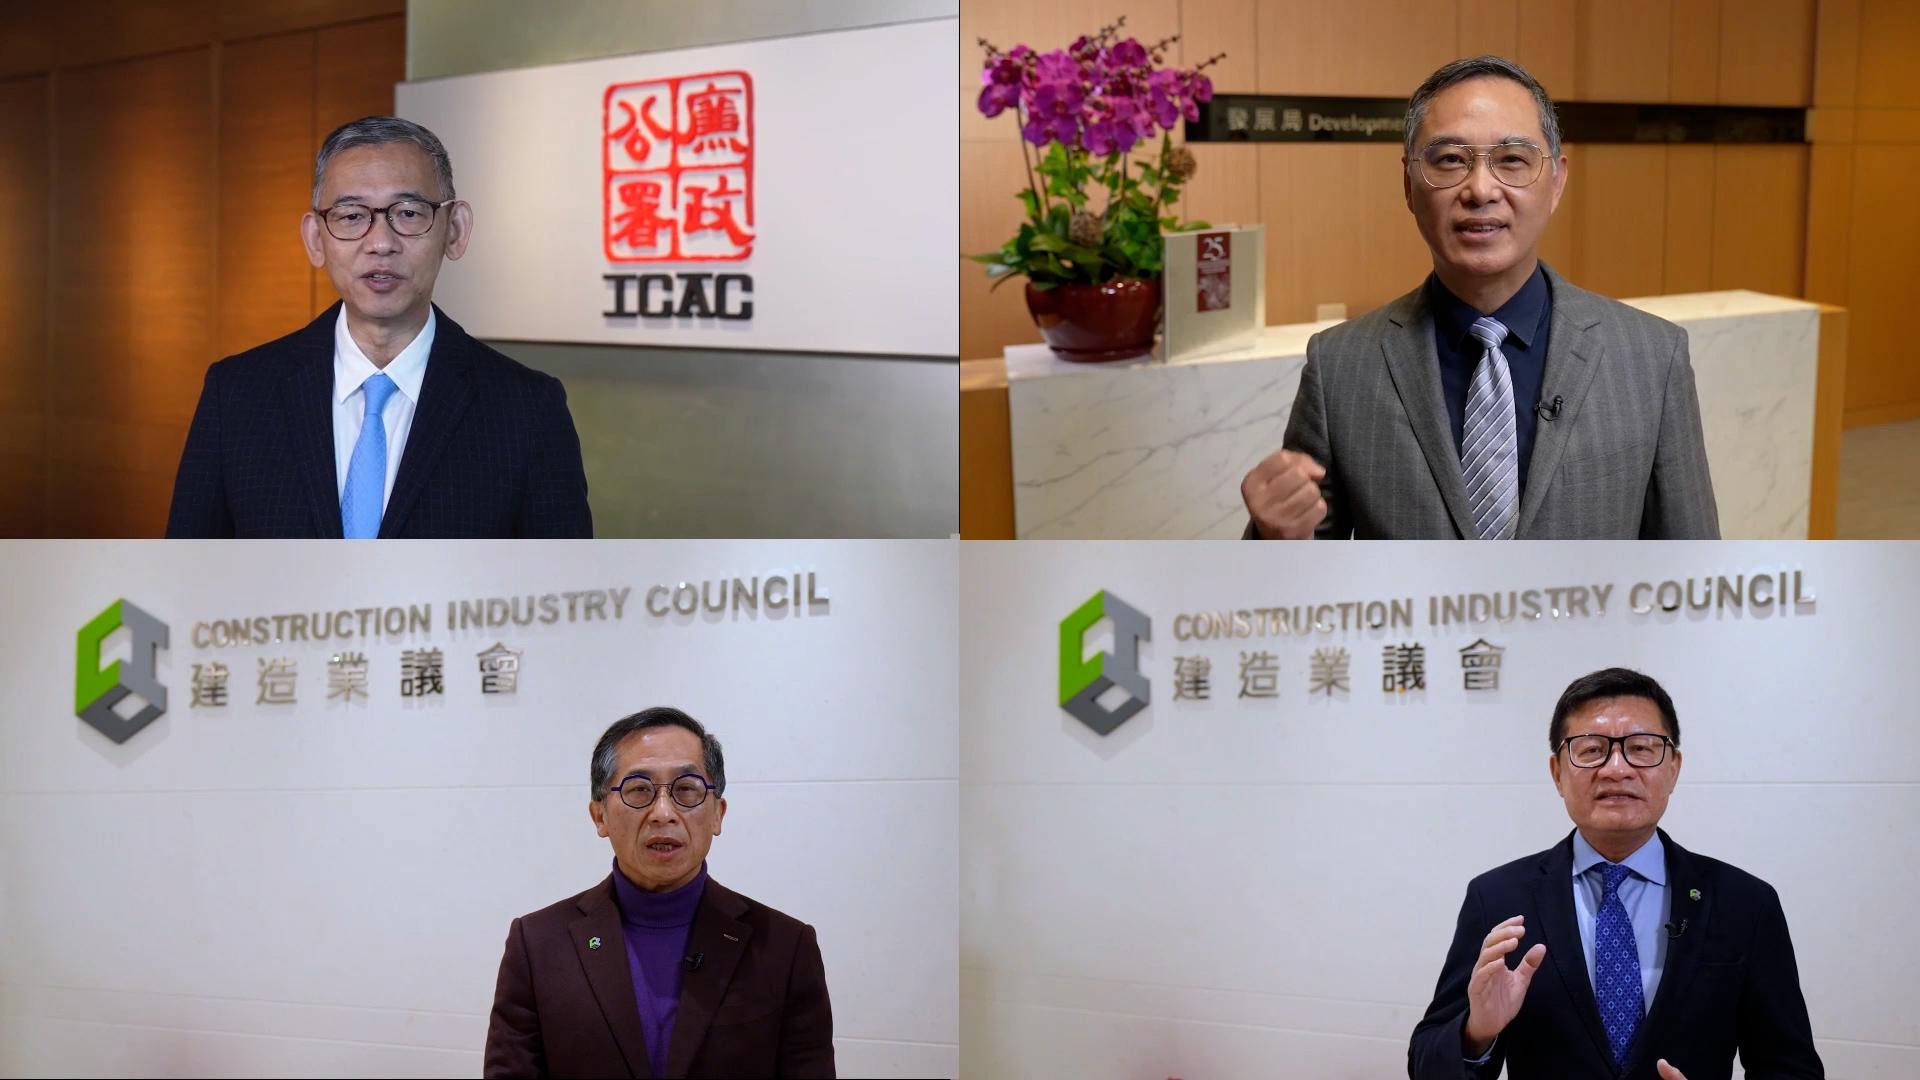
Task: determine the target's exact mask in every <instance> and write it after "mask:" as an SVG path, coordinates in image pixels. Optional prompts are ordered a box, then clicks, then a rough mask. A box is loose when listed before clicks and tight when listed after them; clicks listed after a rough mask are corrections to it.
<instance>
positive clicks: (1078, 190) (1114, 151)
mask: <svg viewBox="0 0 1920 1080" xmlns="http://www.w3.org/2000/svg"><path fill="white" fill-rule="evenodd" d="M1126 21H1127V20H1126V19H1125V18H1124V17H1122V18H1120V19H1117V20H1116V21H1115V22H1114V23H1113V25H1111V26H1104V27H1101V28H1100V31H1099V33H1097V34H1095V35H1093V36H1090V37H1089V36H1085V35H1082V36H1081V37H1080V38H1079V39H1078V40H1076V41H1075V42H1074V43H1073V44H1072V45H1070V46H1068V47H1067V48H1065V49H1055V50H1053V51H1052V52H1046V53H1041V52H1035V51H1034V50H1033V49H1032V48H1029V47H1028V46H1026V45H1016V46H1015V47H1013V48H1012V49H1009V50H1006V51H1005V52H1002V51H1001V50H1000V49H998V48H995V47H994V46H993V45H992V44H991V43H990V42H988V41H987V40H986V39H984V38H982V39H981V40H980V46H981V48H982V49H984V50H985V51H986V61H985V63H984V64H983V65H982V72H981V81H982V83H983V84H984V85H983V86H982V87H981V89H980V97H979V101H978V105H979V109H980V112H981V114H982V115H984V116H988V117H995V116H1000V115H1002V114H1003V113H1009V112H1011V113H1012V114H1013V115H1014V116H1015V117H1016V118H1017V119H1018V120H1019V123H1020V134H1021V141H1020V150H1021V156H1022V159H1023V161H1024V162H1025V164H1026V167H1027V187H1026V190H1024V191H1022V192H1020V201H1021V203H1022V204H1023V205H1024V206H1025V207H1026V211H1027V220H1026V221H1025V222H1024V223H1022V224H1021V226H1020V231H1019V233H1018V234H1017V235H1015V236H1014V237H1013V238H1012V239H1010V240H1008V241H1007V242H1006V243H1005V244H1002V245H1001V246H1000V248H999V249H998V250H996V251H992V252H988V253H986V254H984V255H970V256H968V258H970V259H973V260H974V261H975V262H980V263H984V264H986V267H987V276H988V277H990V278H992V279H993V282H994V286H995V287H996V288H997V287H998V286H999V285H1000V283H1001V282H1003V281H1005V280H1007V279H1008V278H1011V277H1017V276H1022V275H1024V276H1025V277H1026V278H1027V280H1028V282H1030V283H1031V284H1032V285H1033V287H1034V288H1036V289H1043V290H1044V289H1051V288H1053V287H1055V286H1057V285H1098V284H1102V283H1104V282H1108V281H1112V280H1115V279H1117V278H1138V279H1142V280H1157V279H1158V278H1159V277H1160V274H1161V271H1162V267H1163V263H1162V246H1161V241H1160V235H1161V232H1162V230H1165V231H1168V232H1177V231H1180V230H1183V229H1196V228H1206V227H1207V226H1206V223H1205V222H1189V223H1185V224H1182V223H1181V222H1180V221H1179V219H1178V218H1177V217H1173V216H1169V215H1168V211H1170V210H1171V209H1172V207H1173V206H1174V205H1175V204H1176V203H1177V200H1178V199H1179V197H1180V185H1182V184H1184V183H1186V182H1187V181H1188V180H1189V179H1191V178H1192V177H1193V174H1194V169H1195V162H1194V157H1193V152H1192V151H1191V150H1188V149H1187V148H1186V147H1184V146H1175V145H1173V138H1172V132H1173V130H1174V128H1175V127H1176V126H1178V125H1179V124H1180V123H1181V122H1182V121H1183V120H1198V119H1199V118H1200V105H1201V104H1202V103H1204V102H1206V101H1209V100H1211V99H1212V97H1213V83H1212V81H1211V80H1210V79H1208V78H1207V76H1206V75H1205V74H1203V72H1204V71H1205V69H1207V68H1209V67H1211V66H1213V65H1214V64H1216V63H1218V62H1219V61H1220V60H1221V59H1222V58H1224V57H1225V55H1226V54H1225V53H1221V54H1218V55H1215V56H1213V57H1211V58H1209V59H1207V60H1205V61H1203V62H1202V63H1200V64H1198V65H1196V66H1194V67H1193V68H1191V69H1181V68H1172V67H1165V66H1163V63H1164V56H1165V53H1166V50H1167V48H1168V47H1169V46H1171V45H1172V44H1174V43H1175V42H1176V41H1178V40H1179V38H1178V37H1170V38H1165V39H1163V40H1161V41H1157V42H1155V43H1154V44H1152V45H1142V44H1141V43H1140V42H1138V41H1136V40H1134V39H1133V38H1130V37H1121V36H1120V34H1121V32H1122V30H1123V29H1124V28H1125V26H1126ZM1155 136H1158V137H1159V145H1158V147H1157V152H1156V151H1155V147H1154V145H1153V141H1154V137H1155ZM1140 147H1144V149H1143V150H1142V154H1141V156H1142V160H1135V156H1134V154H1135V149H1136V148H1140ZM1093 190H1101V191H1104V193H1105V196H1106V198H1105V200H1104V202H1103V204H1102V205H1101V207H1100V208H1099V210H1098V212H1096V211H1095V210H1094V209H1093V207H1092V206H1091V202H1092V197H1091V195H1090V194H1089V192H1090V191H1093Z"/></svg>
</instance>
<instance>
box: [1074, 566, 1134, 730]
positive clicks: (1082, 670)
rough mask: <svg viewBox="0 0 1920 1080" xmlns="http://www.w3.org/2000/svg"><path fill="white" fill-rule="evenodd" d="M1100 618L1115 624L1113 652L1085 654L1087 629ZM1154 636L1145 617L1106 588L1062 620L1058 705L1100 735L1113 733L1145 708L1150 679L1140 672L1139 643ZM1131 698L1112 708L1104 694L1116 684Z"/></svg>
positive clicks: (1091, 627)
mask: <svg viewBox="0 0 1920 1080" xmlns="http://www.w3.org/2000/svg"><path fill="white" fill-rule="evenodd" d="M1101 619H1107V620H1109V621H1110V622H1111V623H1112V624H1113V651H1112V652H1110V653H1106V652H1099V653H1094V654H1093V655H1092V656H1087V655H1086V650H1087V631H1089V630H1091V629H1093V627H1094V625H1095V624H1096V623H1098V622H1099V621H1100V620H1101ZM1152 639H1153V634H1152V626H1151V624H1150V622H1149V621H1148V619H1147V617H1146V616H1145V615H1143V614H1141V613H1140V612H1138V611H1136V610H1134V609H1133V608H1132V607H1129V606H1128V605H1127V604H1126V602H1125V601H1122V600H1121V599H1120V598H1119V597H1117V596H1115V595H1113V594H1112V593H1110V592H1107V591H1106V590H1104V589H1102V590H1101V591H1099V592H1097V593H1094V594H1093V596H1092V597H1091V598H1090V599H1088V600H1087V602H1086V603H1084V604H1081V605H1080V606H1079V607H1078V608H1076V609H1075V610H1074V612H1073V614H1071V615H1069V616H1067V617H1066V618H1065V619H1062V620H1060V707H1061V708H1062V709H1065V710H1066V711H1067V713H1068V715H1070V716H1072V717H1073V718H1074V719H1076V720H1078V721H1080V722H1081V723H1083V724H1085V725H1087V726H1088V727H1090V728H1092V729H1093V730H1094V731H1095V732H1097V733H1098V734H1101V735H1107V734H1110V733H1112V731H1113V729H1114V728H1117V727H1119V726H1120V725H1121V724H1124V723H1126V721H1127V719H1128V718H1129V717H1131V716H1132V715H1133V714H1134V713H1137V712H1139V711H1140V710H1141V709H1144V708H1146V707H1147V701H1148V697H1147V677H1146V676H1145V675H1143V674H1141V672H1140V643H1141V642H1142V641H1151V640H1152ZM1116 686H1117V687H1119V688H1120V689H1122V690H1124V691H1126V692H1127V699H1126V700H1125V701H1123V702H1121V703H1120V704H1119V705H1116V706H1115V707H1113V708H1112V709H1108V708H1106V707H1105V706H1103V705H1101V704H1100V700H1099V699H1100V697H1101V695H1103V694H1105V693H1106V692H1107V691H1109V690H1111V689H1113V688H1114V687H1116Z"/></svg>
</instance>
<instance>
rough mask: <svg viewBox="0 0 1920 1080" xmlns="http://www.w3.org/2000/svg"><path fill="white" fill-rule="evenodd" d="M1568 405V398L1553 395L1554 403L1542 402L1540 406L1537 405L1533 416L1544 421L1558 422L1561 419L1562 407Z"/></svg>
mask: <svg viewBox="0 0 1920 1080" xmlns="http://www.w3.org/2000/svg"><path fill="white" fill-rule="evenodd" d="M1566 403H1567V399H1566V398H1564V397H1561V396H1560V395H1559V394H1555V395H1553V400H1552V401H1550V402H1549V401H1542V402H1540V403H1539V404H1538V405H1535V406H1534V407H1533V415H1535V416H1538V417H1539V418H1540V419H1542V420H1558V419H1560V407H1561V406H1562V405H1565V404H1566Z"/></svg>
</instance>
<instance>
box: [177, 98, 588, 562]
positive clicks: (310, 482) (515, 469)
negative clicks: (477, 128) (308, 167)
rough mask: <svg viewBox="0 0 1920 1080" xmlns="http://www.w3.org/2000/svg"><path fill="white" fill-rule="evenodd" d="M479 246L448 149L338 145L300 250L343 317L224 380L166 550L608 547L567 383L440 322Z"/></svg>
mask: <svg viewBox="0 0 1920 1080" xmlns="http://www.w3.org/2000/svg"><path fill="white" fill-rule="evenodd" d="M472 230H473V210H472V208H471V207H469V206H468V205H467V204H466V203H464V202H461V201H460V200H458V199H456V198H455V197H454V190H453V165H452V162H451V161H450V160H449V158H448V156H447V151H446V148H445V147H444V146H442V145H441V143H440V140H439V138H438V137H436V136H435V135H434V134H433V132H431V131H428V130H427V129H426V128H424V127H421V126H420V125H418V124H415V123H412V122H411V121H407V120H401V119H399V118H397V117H391V116H370V117H366V118H364V119H360V120H356V121H354V122H353V123H351V124H347V125H345V126H344V127H341V128H339V129H338V130H336V131H335V132H333V134H331V135H329V136H327V139H326V142H325V143H323V144H322V145H321V147H320V153H319V155H318V156H317V158H316V159H315V161H314V171H313V209H311V210H309V211H308V212H307V213H306V214H305V215H304V216H303V217H302V218H301V220H300V234H301V239H302V240H303V242H304V243H305V245H306V249H307V258H308V259H309V260H310V261H311V262H312V263H313V265H314V266H316V267H325V268H326V270H327V275H328V276H329V277H330V278H332V279H333V284H334V288H336V289H337V290H339V293H340V296H341V302H340V303H339V304H336V305H334V306H333V307H332V308H329V309H328V310H327V312H326V313H325V314H323V315H321V316H320V317H319V318H317V319H315V320H314V321H313V322H311V323H309V324H308V325H307V326H306V328H305V329H302V330H298V331H295V332H294V333H292V334H289V335H287V336H286V337H283V338H281V339H280V340H278V341H273V342H269V343H267V344H265V345H262V346H260V347H258V348H255V349H251V350H249V351H247V352H244V353H241V354H240V355H238V356H231V357H228V358H227V359H225V360H222V361H220V362H219V363H216V364H214V365H213V366H212V367H210V368H208V369H207V381H206V385H205V387H204V388H203V389H202V390H201V393H200V405H199V408H198V409H197V410H195V412H194V416H193V427H192V428H191V429H190V430H189V431H188V433H187V445H186V449H185V451H184V452H182V454H181V455H180V471H179V473H178V475H177V476H176V477H175V479H174V484H173V507H172V510H171V511H170V512H169V513H168V515H167V535H168V536H170V537H223V536H259V537H343V536H344V537H347V538H349V539H357V538H372V537H395V536H400V537H451V536H565V537H590V536H592V535H593V515H592V512H591V511H590V510H589V509H588V506H587V480H586V473H585V470H584V469H583V468H582V466H581V462H580V439H579V436H578V435H577V434H575V432H574V428H573V416H572V414H570V413H569V412H568V411H567V395H566V391H565V390H564V389H563V388H562V387H561V385H560V381H559V380H558V379H555V378H553V377H552V376H549V375H545V374H542V373H540V372H537V371H534V370H532V369H530V368H527V367H523V366H522V365H520V364H518V363H515V362H514V361H512V360H510V359H508V358H507V357H505V356H503V355H501V354H500V353H498V352H496V351H494V350H493V349H491V348H488V347H487V346H486V345H483V344H481V343H480V342H478V341H475V340H474V339H473V338H471V337H469V336H468V335H467V333H466V331H464V330H462V329H461V328H460V326H459V324H457V323H455V322H454V321H453V320H452V319H449V318H447V317H446V315H445V314H444V313H441V312H440V311H439V309H437V308H436V307H434V306H433V302H432V301H433V283H434V281H435V279H436V278H438V276H439V273H440V263H441V260H442V259H458V258H459V257H460V256H461V255H463V254H465V252H466V249H467V242H468V240H469V238H470V237H471V235H472ZM369 421H371V422H369Z"/></svg>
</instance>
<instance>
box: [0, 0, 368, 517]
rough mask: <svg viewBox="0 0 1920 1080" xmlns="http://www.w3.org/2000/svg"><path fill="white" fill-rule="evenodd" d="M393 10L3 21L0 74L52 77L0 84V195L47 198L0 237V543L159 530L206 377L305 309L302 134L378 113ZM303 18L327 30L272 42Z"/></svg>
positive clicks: (200, 9) (143, 12)
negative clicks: (319, 64) (2, 539)
mask: <svg viewBox="0 0 1920 1080" xmlns="http://www.w3.org/2000/svg"><path fill="white" fill-rule="evenodd" d="M403 11H404V0H264V2H262V3H243V2H241V0H153V2H146V0H109V2H106V3H102V4H92V5H86V6H67V7H55V6H51V5H49V6H41V7H34V8H22V9H21V10H20V11H18V12H10V13H9V14H8V16H7V18H6V30H7V32H6V35H5V41H4V44H3V45H0V71H15V70H27V71H46V72H49V74H47V75H45V76H40V77H26V78H17V79H11V80H6V81H0V201H6V202H9V203H13V204H16V205H31V206H36V207H39V208H41V209H40V212H39V213H38V214H28V215H22V216H19V217H16V218H14V219H11V220H9V221H7V222H5V223H0V325H4V326H5V328H6V340H5V342H4V347H3V348H0V534H6V535H52V536H88V535H99V536H151V535H156V534H158V533H159V531H160V530H161V528H162V527H163V525H164V523H165V520H166V509H167V504H168V502H169V500H170V498H171V495H172V487H173V474H174V470H175V467H176V465H177V463H178V461H179V455H180V447H181V445H182V443H183V442H184V440H185V436H186V429H187V425H188V423H189V422H190V420H191V418H192V414H193V408H194V405H195V403H196V402H197V400H198V398H199V393H200V387H201V384H202V378H203V375H204V373H205V371H206V367H207V365H208V364H209V363H210V362H211V361H213V360H214V359H217V358H218V357H219V356H220V355H222V354H224V353H230V352H234V351H238V350H240V349H244V348H247V347H250V346H252V345H256V344H259V343H261V342H263V341H266V340H269V339H271V338H274V337H278V336H280V335H282V334H285V333H286V332H288V331H289V330H291V329H294V328H296V327H298V326H299V325H300V324H301V323H302V322H304V321H305V319H306V318H307V317H308V311H309V308H310V307H311V304H312V299H311V298H312V294H313V292H314V277H315V274H314V272H312V271H311V270H310V268H308V267H307V265H306V262H305V257H304V255H303V254H302V253H301V250H300V244H299V237H298V219H299V215H300V212H301V211H302V210H303V209H304V208H305V206H306V204H307V202H308V194H307V190H308V177H309V175H310V170H311V167H312V160H313V153H314V150H315V142H316V140H317V136H316V134H315V127H316V124H317V123H318V122H320V121H321V120H322V119H323V118H325V119H328V120H331V123H330V124H329V127H331V126H332V124H338V123H340V122H341V121H343V120H347V119H352V118H353V117H356V116H361V115H365V114H366V113H370V112H380V113H387V112H391V111H392V109H393V93H392V84H393V83H394V82H396V81H398V80H400V79H401V78H403V77H404V67H405V44H406V32H405V22H404V16H403V15H402V14H400V13H401V12H403ZM343 22H344V23H345V24H344V25H341V24H342V23H343ZM309 26H312V27H326V29H323V30H320V31H318V32H304V31H302V32H295V33H279V34H278V36H271V35H273V34H274V33H275V32H278V31H286V30H299V29H300V28H303V27H309ZM260 35H269V36H260ZM239 38H249V40H236V39H239ZM323 39H324V40H325V43H326V45H327V46H328V47H329V49H330V50H331V52H330V54H329V55H330V56H331V60H332V65H331V67H330V68H329V69H328V71H327V72H326V73H325V75H324V76H323V74H322V73H321V72H318V71H316V70H315V59H316V56H319V55H322V49H321V46H322V40H323ZM342 113H344V114H345V115H339V114H342ZM327 292H328V293H329V294H330V293H331V288H330V287H328V288H327ZM49 372H58V373H59V378H57V379H51V378H49V376H48V373H49ZM56 433H57V437H56Z"/></svg>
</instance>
